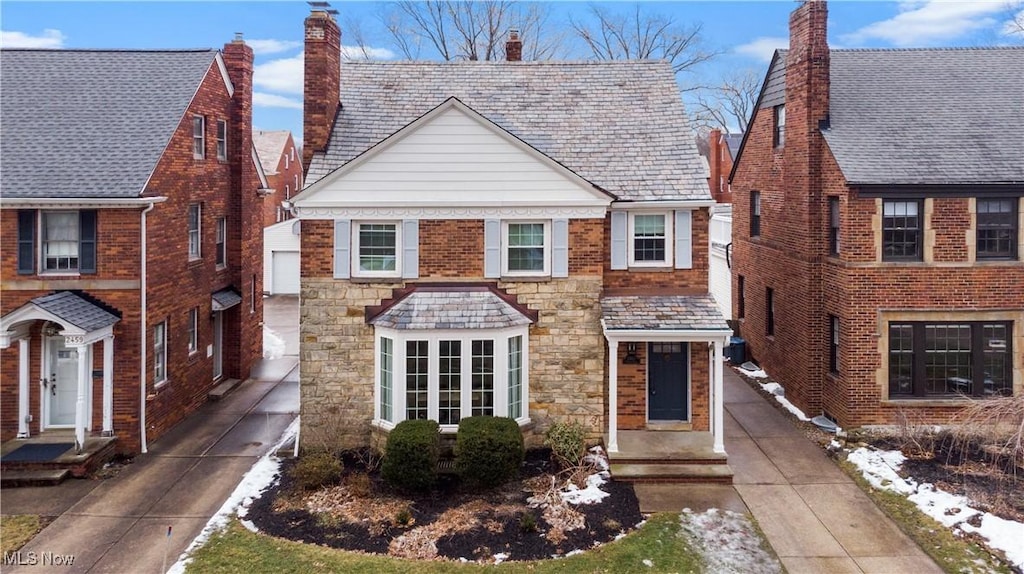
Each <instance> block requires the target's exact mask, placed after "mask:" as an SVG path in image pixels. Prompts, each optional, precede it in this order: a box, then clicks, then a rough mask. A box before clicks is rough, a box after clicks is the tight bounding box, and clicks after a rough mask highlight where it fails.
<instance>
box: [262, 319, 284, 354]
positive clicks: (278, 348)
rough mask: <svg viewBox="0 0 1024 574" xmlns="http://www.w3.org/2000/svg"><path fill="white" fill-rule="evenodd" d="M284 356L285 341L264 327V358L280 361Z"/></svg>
mask: <svg viewBox="0 0 1024 574" xmlns="http://www.w3.org/2000/svg"><path fill="white" fill-rule="evenodd" d="M283 356H284V339H282V338H281V336H280V335H278V334H277V333H275V332H274V331H273V330H272V329H270V328H269V327H266V326H264V327H263V358H264V359H280V358H281V357H283Z"/></svg>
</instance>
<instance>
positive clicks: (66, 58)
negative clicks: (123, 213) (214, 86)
mask: <svg viewBox="0 0 1024 574" xmlns="http://www.w3.org/2000/svg"><path fill="white" fill-rule="evenodd" d="M215 54H216V51H215V50H181V51H129V50H116V51H114V50H110V51H103V50H11V49H5V50H0V75H2V77H3V87H2V89H0V117H2V118H3V121H2V122H0V154H2V156H3V169H2V170H0V188H2V190H3V195H4V197H8V198H15V197H17V198H35V197H39V198H42V197H46V198H128V197H138V196H139V195H140V194H141V193H142V191H143V186H144V185H145V184H146V181H147V180H148V178H149V176H150V174H151V173H152V172H153V170H154V169H155V168H156V164H157V161H158V160H159V159H160V156H161V154H162V153H163V151H164V147H165V146H166V145H167V142H168V141H169V140H170V138H171V135H172V134H173V133H174V130H175V129H176V128H177V127H178V124H179V122H180V121H181V118H182V115H183V114H184V113H185V110H186V108H187V106H188V104H189V102H190V101H191V100H192V96H193V94H195V92H196V89H197V88H198V87H199V84H200V82H201V81H202V79H203V77H204V76H205V74H206V72H207V70H209V68H210V66H211V65H212V64H213V61H214V55H215Z"/></svg>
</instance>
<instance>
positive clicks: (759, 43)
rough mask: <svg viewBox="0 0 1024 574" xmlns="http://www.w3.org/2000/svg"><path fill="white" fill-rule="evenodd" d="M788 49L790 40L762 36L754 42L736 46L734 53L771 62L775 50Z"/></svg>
mask: <svg viewBox="0 0 1024 574" xmlns="http://www.w3.org/2000/svg"><path fill="white" fill-rule="evenodd" d="M788 47H789V38H786V37H783V36H761V37H760V38H757V39H755V40H754V41H752V42H747V43H746V44H740V45H739V46H736V47H735V48H733V51H734V52H736V53H737V54H742V55H744V56H750V57H752V58H756V59H758V60H761V61H763V62H770V61H771V60H772V54H774V53H775V50H777V49H779V48H788Z"/></svg>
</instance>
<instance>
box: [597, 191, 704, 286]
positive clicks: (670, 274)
mask: <svg viewBox="0 0 1024 574" xmlns="http://www.w3.org/2000/svg"><path fill="white" fill-rule="evenodd" d="M670 219H672V218H670ZM709 220H710V217H709V215H708V209H707V208H701V209H698V210H694V211H693V220H692V224H691V227H692V230H693V236H692V240H693V243H692V253H693V268H692V269H676V268H675V264H674V262H673V264H672V266H669V267H663V268H658V269H654V270H650V271H647V270H641V269H640V268H633V269H629V270H612V267H611V258H610V257H602V259H603V260H604V286H605V289H650V290H656V289H670V290H676V291H692V292H695V293H707V290H708V248H707V245H708V222H709ZM611 221H612V220H611V216H610V215H609V216H608V217H607V218H605V222H604V235H605V237H604V252H605V253H611V236H612V231H611V227H612V223H611ZM674 247H675V246H673V250H674Z"/></svg>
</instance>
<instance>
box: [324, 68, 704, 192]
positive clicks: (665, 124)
mask: <svg viewBox="0 0 1024 574" xmlns="http://www.w3.org/2000/svg"><path fill="white" fill-rule="evenodd" d="M450 97H456V98H458V99H459V100H460V101H462V103H464V104H466V105H467V106H469V107H470V108H472V109H473V110H475V111H476V112H478V113H480V114H481V115H483V116H484V117H486V118H487V119H488V120H490V121H492V122H494V123H495V124H497V125H498V126H500V127H501V128H503V129H505V130H507V131H508V132H509V133H511V134H513V135H515V136H516V137H518V138H520V139H522V140H523V141H525V142H526V143H527V144H529V145H531V146H533V147H534V148H536V149H537V150H539V151H541V152H543V153H544V154H546V155H548V156H549V157H551V158H553V159H554V160H556V161H558V162H559V163H561V164H562V165H564V166H566V167H567V168H569V169H570V170H572V171H574V172H576V173H577V174H578V175H580V176H581V177H583V178H584V179H586V180H588V181H590V182H591V183H593V184H596V185H598V186H600V187H602V188H603V189H605V190H606V191H608V192H610V193H612V194H614V195H616V196H618V197H619V198H621V199H625V200H645V199H646V200H650V199H709V198H710V192H709V191H708V186H707V173H706V167H704V165H703V164H702V163H701V161H700V157H699V155H698V154H697V148H696V144H695V143H694V138H693V133H692V131H691V129H690V126H689V124H688V122H687V119H686V114H685V112H684V110H683V104H682V100H681V99H680V95H679V88H678V86H677V85H676V81H675V76H674V74H673V73H672V68H671V66H669V64H668V63H667V62H664V61H615V62H514V63H509V62H458V63H450V62H447V63H446V62H344V63H343V64H342V66H341V102H342V106H343V109H342V111H341V112H340V113H339V114H338V118H337V122H336V123H335V126H334V131H333V133H332V135H331V139H330V142H329V144H328V148H327V151H326V153H317V154H316V155H315V156H314V158H313V162H312V164H311V165H310V168H309V172H308V173H307V184H311V183H314V182H315V181H317V180H319V179H320V178H322V177H323V176H325V175H326V174H328V173H330V172H331V171H333V170H335V169H337V168H339V167H341V166H342V165H344V164H345V163H347V162H348V161H349V160H351V159H352V158H354V157H356V156H358V155H359V154H361V153H363V152H364V151H366V150H367V149H369V148H370V147H372V146H373V145H375V144H377V143H378V142H380V141H381V140H383V139H384V138H386V137H387V136H389V135H391V134H393V133H395V132H397V131H398V130H400V129H401V128H403V127H405V126H406V125H408V124H409V123H411V122H412V121H413V120H415V119H416V118H418V117H419V116H421V115H423V114H425V113H426V112H428V111H430V110H431V109H433V108H435V107H437V106H438V105H440V104H441V103H443V102H444V101H445V100H447V99H448V98H450Z"/></svg>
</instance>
